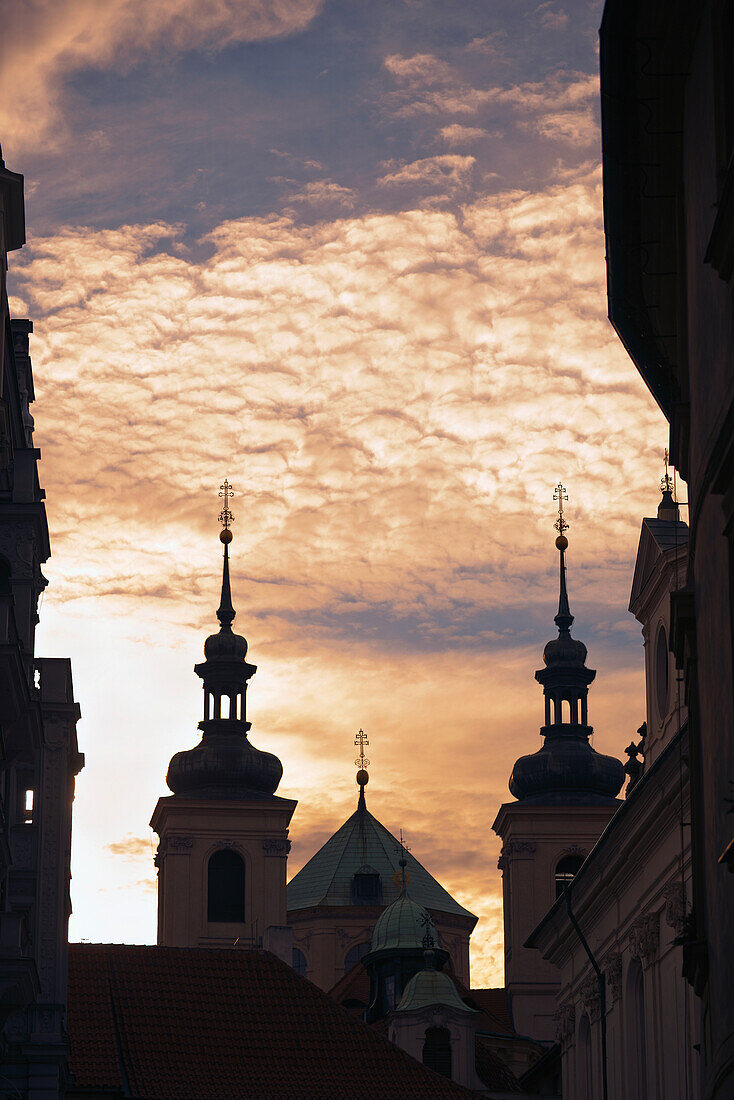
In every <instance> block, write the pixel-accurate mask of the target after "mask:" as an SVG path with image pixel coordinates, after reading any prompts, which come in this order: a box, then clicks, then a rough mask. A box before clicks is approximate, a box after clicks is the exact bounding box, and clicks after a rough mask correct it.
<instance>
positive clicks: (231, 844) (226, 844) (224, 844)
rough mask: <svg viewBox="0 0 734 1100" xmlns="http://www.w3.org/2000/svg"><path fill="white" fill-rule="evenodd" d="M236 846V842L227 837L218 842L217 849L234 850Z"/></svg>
mask: <svg viewBox="0 0 734 1100" xmlns="http://www.w3.org/2000/svg"><path fill="white" fill-rule="evenodd" d="M237 846H238V845H237V841H236V840H232V839H231V837H227V838H226V840H220V841H219V844H218V847H219V848H236V847H237Z"/></svg>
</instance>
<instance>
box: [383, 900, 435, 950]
mask: <svg viewBox="0 0 734 1100" xmlns="http://www.w3.org/2000/svg"><path fill="white" fill-rule="evenodd" d="M430 920H431V918H430V916H429V915H428V913H427V911H426V910H425V909H424V908H423V906H422V905H418V903H417V902H415V901H413V899H412V898H411V897H410V896H409V895H408V894H407V893H406V891H405V890H403V892H402V894H400V896H399V897H398V898H397V900H396V901H394V902H393V903H392V905H388V907H387V909H385V911H384V912H383V913H381V915H380V917H379V919H378V921H377V923H376V924H375V928H374V931H373V933H372V945H371V947H370V951H371V952H375V951H394V950H398V949H399V950H403V951H413V950H418V951H422V950H423V937H424V936H425V934H426V928H427V927H428V925H429V923H430Z"/></svg>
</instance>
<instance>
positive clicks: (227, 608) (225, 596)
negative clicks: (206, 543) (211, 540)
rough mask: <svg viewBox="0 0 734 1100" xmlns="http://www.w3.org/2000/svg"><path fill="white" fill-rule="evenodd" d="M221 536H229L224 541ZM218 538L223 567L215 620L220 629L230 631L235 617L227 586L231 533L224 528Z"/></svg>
mask: <svg viewBox="0 0 734 1100" xmlns="http://www.w3.org/2000/svg"><path fill="white" fill-rule="evenodd" d="M223 535H229V538H228V539H227V540H226V541H225V539H224V538H223V537H222V536H223ZM219 537H220V539H221V540H222V542H223V543H224V567H223V569H222V598H221V599H220V601H219V607H218V608H217V618H218V619H219V621H220V623H221V624H222V627H223V628H224V629H226V630H229V629H231V627H232V623H233V622H234V617H235V615H236V612H235V609H234V608H233V607H232V590H231V588H230V586H229V545H228V544H229V543H230V542H231V541H232V532H231V531H230V530H229V529H228V528H225V529H224V530H223V531H220V533H219Z"/></svg>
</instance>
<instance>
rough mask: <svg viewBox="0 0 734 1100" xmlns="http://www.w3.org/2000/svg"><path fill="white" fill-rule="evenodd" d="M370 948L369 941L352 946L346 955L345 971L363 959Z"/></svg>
mask: <svg viewBox="0 0 734 1100" xmlns="http://www.w3.org/2000/svg"><path fill="white" fill-rule="evenodd" d="M369 949H370V945H369V944H368V943H355V945H354V947H350V948H349V950H348V951H347V953H346V955H345V957H344V970H345V972H347V971H349V970H351V969H352V967H353V966H356V965H357V963H358V962H359V960H360V959H363V958H364V957H365V955H366V954H367V952H368V951H369Z"/></svg>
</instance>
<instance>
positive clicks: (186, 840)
mask: <svg viewBox="0 0 734 1100" xmlns="http://www.w3.org/2000/svg"><path fill="white" fill-rule="evenodd" d="M161 844H163V841H161ZM158 847H159V849H160V845H159V846H158ZM193 847H194V838H193V837H192V836H169V837H166V843H165V848H164V851H168V850H169V849H170V850H171V851H172V852H188V851H190V850H191V849H192V848H193Z"/></svg>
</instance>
